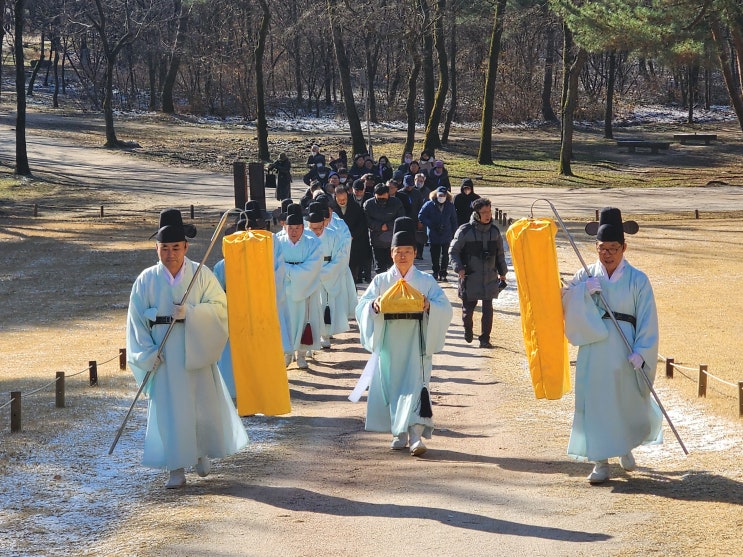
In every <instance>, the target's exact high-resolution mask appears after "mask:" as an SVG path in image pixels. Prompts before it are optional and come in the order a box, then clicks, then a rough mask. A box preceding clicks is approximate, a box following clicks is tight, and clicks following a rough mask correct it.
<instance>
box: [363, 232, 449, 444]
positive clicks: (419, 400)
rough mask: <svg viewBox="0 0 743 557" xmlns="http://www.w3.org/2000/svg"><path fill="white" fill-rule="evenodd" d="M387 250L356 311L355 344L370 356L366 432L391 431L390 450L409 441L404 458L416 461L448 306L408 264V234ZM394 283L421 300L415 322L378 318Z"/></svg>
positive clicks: (427, 428)
mask: <svg viewBox="0 0 743 557" xmlns="http://www.w3.org/2000/svg"><path fill="white" fill-rule="evenodd" d="M391 251H392V261H393V265H392V267H390V269H389V270H388V271H386V272H384V273H381V274H378V275H376V276H375V277H374V279H373V280H372V281H371V283H370V284H369V287H368V288H367V289H366V292H364V294H363V296H362V297H361V299H360V300H359V303H358V305H357V306H356V320H357V321H358V324H359V332H360V336H361V343H362V345H363V346H364V348H366V349H367V350H368V351H369V352H371V353H372V359H371V361H370V365H369V366H367V370H365V375H366V374H367V371H370V372H371V374H372V375H371V383H370V386H369V395H368V400H367V407H366V429H367V430H368V431H382V432H391V433H392V435H393V440H392V445H391V448H392V449H394V450H402V449H404V448H405V447H406V446H407V445H408V441H410V454H411V455H413V456H419V455H421V454H423V453H424V452H425V451H426V446H425V445H424V443H423V440H422V438H426V439H430V438H431V433H432V432H433V427H434V425H433V418H432V417H424V416H421V414H427V413H426V412H423V411H422V407H423V405H424V401H423V387H426V388H428V386H429V382H430V380H431V367H432V359H433V354H434V353H436V352H439V351H441V350H442V349H443V348H444V342H445V339H446V331H447V329H448V328H449V324H450V323H451V319H452V307H451V304H450V303H449V300H448V299H447V298H446V295H445V294H444V292H443V290H442V289H441V287H440V286H439V285H438V284H437V282H436V280H435V279H434V278H433V277H432V276H430V275H428V274H427V273H423V272H421V271H419V270H418V269H416V268H415V266H414V265H413V262H414V259H415V252H416V243H415V235H414V233H412V232H407V231H397V232H395V234H394V236H393V240H392V248H391ZM400 279H404V280H405V281H406V282H407V283H408V284H409V285H410V286H412V287H413V288H415V289H416V290H418V291H419V292H421V293H422V294H423V295H424V296H425V302H424V311H423V313H422V315H419V316H418V317H420V319H415V318H411V317H412V316H413V314H394V315H392V314H382V313H380V306H379V301H380V297H381V296H382V294H384V293H385V292H386V291H387V290H388V289H389V288H390V287H391V286H392V285H394V284H395V283H396V282H397V281H398V280H400ZM369 368H371V369H369ZM362 378H363V376H362ZM352 400H354V399H352Z"/></svg>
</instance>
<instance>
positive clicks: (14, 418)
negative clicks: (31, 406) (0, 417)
mask: <svg viewBox="0 0 743 557" xmlns="http://www.w3.org/2000/svg"><path fill="white" fill-rule="evenodd" d="M10 401H11V402H10V432H11V433H17V432H19V431H21V391H11V393H10Z"/></svg>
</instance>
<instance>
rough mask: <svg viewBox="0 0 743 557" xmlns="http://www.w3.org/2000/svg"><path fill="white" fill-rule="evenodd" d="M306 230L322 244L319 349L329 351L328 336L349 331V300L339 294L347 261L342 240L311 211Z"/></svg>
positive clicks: (320, 215)
mask: <svg viewBox="0 0 743 557" xmlns="http://www.w3.org/2000/svg"><path fill="white" fill-rule="evenodd" d="M313 205H316V204H315V203H310V210H312V208H313ZM307 227H308V229H309V230H310V232H312V233H313V234H315V235H316V236H317V237H318V238H319V239H320V243H321V245H322V256H323V264H322V269H321V270H320V297H321V300H320V307H321V309H322V311H323V321H322V325H321V326H322V329H321V335H320V346H322V348H330V337H331V335H336V334H340V333H345V332H346V331H348V330H349V328H350V327H349V325H348V312H349V308H348V298H347V297H346V296H343V295H341V293H342V292H343V291H344V288H345V283H344V281H343V278H344V277H345V272H346V271H348V260H347V259H346V258H344V252H345V249H344V246H343V243H342V241H343V239H342V238H339V237H338V232H337V231H336V230H334V229H332V228H329V227H326V225H325V219H324V218H323V214H322V213H320V212H311V213H310V215H309V223H308V224H307ZM354 307H355V305H354ZM325 308H327V310H326V309H325ZM325 317H329V321H330V323H327V321H328V319H325Z"/></svg>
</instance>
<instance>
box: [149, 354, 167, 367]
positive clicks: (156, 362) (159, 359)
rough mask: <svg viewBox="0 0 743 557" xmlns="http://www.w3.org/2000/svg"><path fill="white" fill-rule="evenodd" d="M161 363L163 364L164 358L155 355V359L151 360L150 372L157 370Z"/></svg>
mask: <svg viewBox="0 0 743 557" xmlns="http://www.w3.org/2000/svg"><path fill="white" fill-rule="evenodd" d="M163 363H165V358H164V357H163V355H162V354H160V355H159V356H158V355H157V354H155V358H154V359H153V360H152V371H155V370H157V368H159V367H160V366H161V365H162V364H163Z"/></svg>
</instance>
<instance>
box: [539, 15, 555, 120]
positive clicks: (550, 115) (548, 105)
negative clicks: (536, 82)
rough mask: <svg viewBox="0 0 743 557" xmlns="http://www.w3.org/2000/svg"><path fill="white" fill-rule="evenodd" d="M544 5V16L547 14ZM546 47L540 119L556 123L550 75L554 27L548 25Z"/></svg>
mask: <svg viewBox="0 0 743 557" xmlns="http://www.w3.org/2000/svg"><path fill="white" fill-rule="evenodd" d="M546 6H547V4H546V3H545V9H544V12H545V15H546V13H547V7H546ZM546 39H547V41H546V43H547V44H546V45H545V47H544V49H545V54H544V80H543V81H542V118H544V120H545V121H546V122H554V123H556V122H558V119H557V115H556V114H555V111H554V110H552V75H553V68H554V65H555V27H554V26H553V25H548V27H547V37H546Z"/></svg>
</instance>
